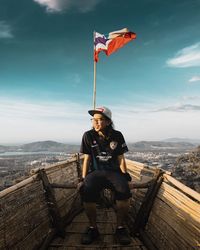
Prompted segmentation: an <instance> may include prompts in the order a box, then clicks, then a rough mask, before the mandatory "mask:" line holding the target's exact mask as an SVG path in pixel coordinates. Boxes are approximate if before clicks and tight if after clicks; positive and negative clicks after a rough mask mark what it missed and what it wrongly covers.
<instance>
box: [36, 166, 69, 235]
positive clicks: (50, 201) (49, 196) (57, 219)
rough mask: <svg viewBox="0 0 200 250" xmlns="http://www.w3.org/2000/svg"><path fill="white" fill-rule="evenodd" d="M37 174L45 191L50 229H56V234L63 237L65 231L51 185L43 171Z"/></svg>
mask: <svg viewBox="0 0 200 250" xmlns="http://www.w3.org/2000/svg"><path fill="white" fill-rule="evenodd" d="M38 174H39V176H40V178H41V180H42V183H43V187H44V190H45V197H46V201H47V206H48V209H49V215H50V217H51V223H52V227H53V228H55V229H56V231H57V234H58V235H59V236H61V237H64V236H65V230H64V226H63V223H62V220H61V216H60V212H59V209H58V206H57V203H56V199H55V196H54V192H53V189H52V187H51V184H50V183H49V180H48V177H47V175H46V173H45V171H44V169H42V170H40V171H39V173H38Z"/></svg>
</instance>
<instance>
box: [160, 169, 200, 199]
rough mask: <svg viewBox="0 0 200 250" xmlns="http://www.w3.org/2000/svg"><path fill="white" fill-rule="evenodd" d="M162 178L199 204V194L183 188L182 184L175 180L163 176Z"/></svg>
mask: <svg viewBox="0 0 200 250" xmlns="http://www.w3.org/2000/svg"><path fill="white" fill-rule="evenodd" d="M164 178H165V180H166V181H168V182H170V183H172V184H173V185H175V186H176V187H177V188H178V189H180V190H181V192H183V193H185V194H187V195H189V196H191V197H192V198H193V199H195V200H197V201H198V202H200V194H199V193H197V192H196V191H195V190H193V189H191V188H189V187H187V186H185V185H184V184H182V183H181V182H179V181H177V180H176V179H175V178H173V177H171V176H169V175H167V174H164Z"/></svg>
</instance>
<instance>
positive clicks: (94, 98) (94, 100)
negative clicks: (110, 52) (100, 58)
mask: <svg viewBox="0 0 200 250" xmlns="http://www.w3.org/2000/svg"><path fill="white" fill-rule="evenodd" d="M93 35H94V42H95V31H94V34H93ZM94 49H95V44H94ZM96 71H97V63H96V61H95V60H94V87H93V108H94V109H95V108H96Z"/></svg>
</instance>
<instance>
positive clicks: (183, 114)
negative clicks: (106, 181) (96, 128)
mask: <svg viewBox="0 0 200 250" xmlns="http://www.w3.org/2000/svg"><path fill="white" fill-rule="evenodd" d="M187 100H189V99H187ZM199 101H200V99H197V100H196V102H195V103H194V104H192V105H191V104H184V103H182V104H174V105H172V106H170V107H166V106H165V105H162V106H160V107H158V105H157V104H153V103H152V104H149V103H148V104H147V105H146V107H145V105H143V106H138V107H137V106H136V105H131V104H130V103H129V105H124V106H121V105H120V106H109V107H110V108H111V110H112V112H113V120H114V124H115V125H116V129H117V130H121V131H122V132H123V134H124V136H125V139H126V140H127V141H128V142H133V141H138V140H160V139H163V138H167V137H182V138H183V137H184V138H185V137H188V138H198V137H199V127H200V115H199V111H200V105H199ZM160 105H161V104H160ZM90 108H91V107H88V106H87V105H81V104H79V103H74V102H70V101H66V102H49V103H47V102H37V103H35V102H30V101H20V100H14V99H5V98H1V99H0V117H1V122H0V145H1V144H6V143H17V142H18V143H19V142H22V143H23V142H32V141H38V140H55V141H61V142H69V143H70V142H76V143H80V142H81V138H82V134H83V132H84V131H86V130H89V129H90V128H91V122H90V116H89V115H88V113H87V110H88V109H90Z"/></svg>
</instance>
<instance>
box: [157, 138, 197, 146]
mask: <svg viewBox="0 0 200 250" xmlns="http://www.w3.org/2000/svg"><path fill="white" fill-rule="evenodd" d="M162 141H164V142H189V143H192V144H197V145H200V139H190V138H168V139H164V140H162Z"/></svg>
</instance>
